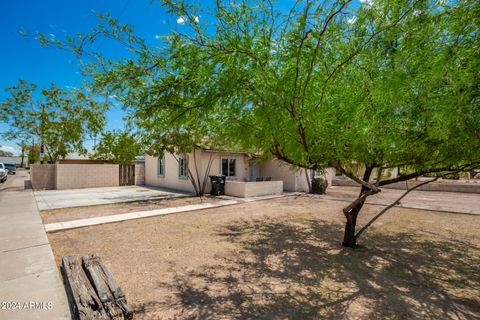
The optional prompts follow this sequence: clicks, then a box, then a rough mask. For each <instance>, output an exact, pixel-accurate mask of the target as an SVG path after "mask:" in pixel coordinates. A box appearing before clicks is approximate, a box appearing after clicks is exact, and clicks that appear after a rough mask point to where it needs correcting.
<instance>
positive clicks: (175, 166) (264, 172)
mask: <svg viewBox="0 0 480 320" xmlns="http://www.w3.org/2000/svg"><path fill="white" fill-rule="evenodd" d="M209 164H210V169H209V170H208V167H209ZM188 169H189V170H188ZM309 174H311V173H309ZM190 175H193V176H194V179H195V180H197V181H203V179H205V178H206V179H207V180H208V182H207V187H206V190H205V192H206V193H209V192H210V179H209V177H208V176H210V175H224V176H226V179H227V180H226V184H225V193H226V194H227V195H232V196H237V197H249V196H261V195H269V194H279V193H282V192H284V191H290V192H292V191H305V192H306V191H308V184H307V177H306V175H305V170H304V169H300V168H292V166H291V165H289V164H286V163H283V162H281V161H279V160H268V161H263V162H259V161H258V159H255V158H254V157H252V156H250V155H249V154H247V153H242V152H229V151H218V150H205V149H196V150H195V151H194V152H191V153H190V154H182V155H173V154H170V153H165V154H164V155H163V157H152V156H148V155H147V156H145V184H146V185H149V186H157V187H164V188H170V189H175V190H181V191H186V192H195V189H194V187H193V185H192V182H191V181H190ZM326 176H327V180H328V181H329V185H331V179H332V172H331V171H328V173H327V175H326Z"/></svg>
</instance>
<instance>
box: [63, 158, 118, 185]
mask: <svg viewBox="0 0 480 320" xmlns="http://www.w3.org/2000/svg"><path fill="white" fill-rule="evenodd" d="M56 167H57V170H56V180H57V182H56V189H57V190H64V189H80V188H97V187H116V186H118V185H119V174H118V170H119V169H118V165H117V164H56Z"/></svg>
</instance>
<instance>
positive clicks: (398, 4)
mask: <svg viewBox="0 0 480 320" xmlns="http://www.w3.org/2000/svg"><path fill="white" fill-rule="evenodd" d="M162 4H163V6H164V7H165V8H166V9H167V11H168V12H170V13H171V14H172V16H173V17H175V18H177V17H179V16H181V17H185V18H186V20H187V21H189V23H186V24H185V25H182V27H181V28H178V29H175V30H172V32H171V33H170V34H169V35H166V36H165V37H164V38H163V41H162V45H161V46H154V47H152V46H147V45H146V44H145V41H144V40H143V39H142V38H140V37H138V36H136V35H135V33H134V30H133V28H131V27H130V26H126V25H122V24H121V23H120V22H118V21H115V20H112V18H111V17H109V16H108V15H107V16H101V17H100V24H99V27H97V28H95V29H94V30H92V33H90V34H88V35H82V36H80V41H77V42H73V43H70V48H72V50H73V51H74V52H80V51H82V49H83V47H84V43H83V42H84V41H86V40H85V39H89V41H96V40H97V38H98V37H99V36H104V37H107V38H109V39H113V40H115V41H118V42H119V43H121V44H122V45H124V46H125V47H126V48H128V49H129V50H130V51H131V52H132V53H133V55H130V56H128V58H125V59H120V60H113V61H112V60H109V59H107V58H106V57H103V56H101V55H96V60H93V62H91V63H90V64H89V65H87V66H86V69H85V71H84V72H85V73H86V74H87V75H90V76H91V77H92V83H91V88H92V90H94V91H95V92H101V93H105V94H115V95H116V96H117V97H118V100H119V101H120V102H121V103H122V104H123V105H124V106H125V108H126V110H127V111H128V112H129V119H130V125H131V126H132V128H135V130H136V131H138V137H139V139H141V141H142V144H143V145H144V146H145V147H146V148H147V151H148V152H149V153H152V154H160V152H161V151H163V150H170V151H172V152H187V151H189V150H191V149H192V148H193V147H194V146H205V147H212V146H216V147H219V148H233V149H239V150H242V151H252V152H261V153H263V154H264V155H266V156H268V155H274V156H276V157H278V158H281V159H282V160H284V161H287V162H289V163H292V164H295V165H298V166H302V167H307V168H315V169H316V168H321V167H325V166H327V165H329V164H332V163H337V162H341V163H365V164H371V165H374V166H383V167H394V166H410V167H412V168H420V169H425V168H434V167H438V166H448V165H453V164H458V163H464V162H474V161H477V160H478V159H479V158H480V155H479V151H478V147H477V146H478V145H479V144H480V140H479V139H480V137H479V130H478V128H479V121H480V120H479V114H480V113H479V98H478V92H479V90H478V89H479V86H478V83H480V81H479V78H480V76H479V70H480V65H479V64H480V63H479V55H478V52H479V44H478V39H479V37H478V32H479V25H478V22H479V19H478V17H479V16H480V14H479V13H480V11H479V6H480V5H479V4H478V2H476V1H473V0H467V1H458V2H449V3H444V4H441V5H439V4H438V3H437V2H435V1H428V0H397V1H393V2H392V1H382V0H376V1H373V2H364V3H362V4H360V6H353V5H352V4H351V3H350V2H348V1H339V2H336V1H332V2H330V1H327V2H324V3H321V4H320V3H317V2H306V3H304V2H298V3H297V4H296V6H294V7H292V8H290V9H291V10H289V11H284V10H283V9H282V10H281V9H280V7H279V6H277V5H272V4H271V2H270V1H263V0H258V1H255V3H254V4H255V5H252V3H249V2H245V1H244V2H241V3H238V2H237V3H232V2H229V1H218V2H216V4H215V6H214V7H213V8H204V7H203V6H202V4H201V3H200V2H197V3H191V2H189V3H188V4H187V3H185V2H184V1H170V0H169V1H162ZM198 16H202V19H201V20H200V21H198V22H195V23H193V21H195V20H194V17H198ZM207 17H208V18H207Z"/></svg>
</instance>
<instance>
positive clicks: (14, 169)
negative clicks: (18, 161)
mask: <svg viewBox="0 0 480 320" xmlns="http://www.w3.org/2000/svg"><path fill="white" fill-rule="evenodd" d="M4 165H5V168H7V169H8V174H16V173H17V166H16V165H14V164H12V163H4Z"/></svg>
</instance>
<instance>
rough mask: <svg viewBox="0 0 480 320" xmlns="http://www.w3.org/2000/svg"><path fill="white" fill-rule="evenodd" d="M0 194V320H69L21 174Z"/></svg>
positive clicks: (58, 278)
mask: <svg viewBox="0 0 480 320" xmlns="http://www.w3.org/2000/svg"><path fill="white" fill-rule="evenodd" d="M8 179H9V180H8V181H7V182H6V185H3V186H2V190H0V304H1V305H0V319H9V320H13V319H19V320H24V319H25V320H29V319H70V312H69V308H68V302H67V297H66V294H65V289H64V286H63V283H62V280H61V276H60V272H59V270H58V269H57V266H56V264H55V260H54V257H53V253H52V249H51V247H50V244H49V242H48V238H47V235H46V232H45V229H44V227H43V224H42V221H41V219H40V215H39V213H38V209H37V204H36V202H35V198H34V196H33V192H32V190H24V181H25V180H26V179H28V177H27V173H26V172H25V171H18V173H17V175H16V176H9V177H8Z"/></svg>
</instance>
